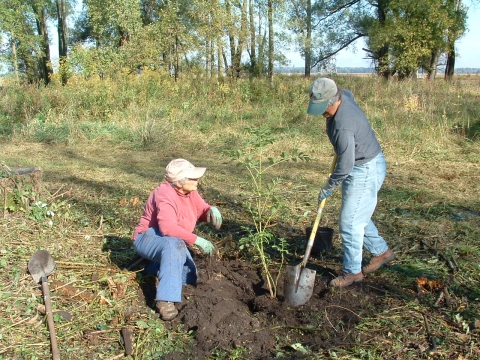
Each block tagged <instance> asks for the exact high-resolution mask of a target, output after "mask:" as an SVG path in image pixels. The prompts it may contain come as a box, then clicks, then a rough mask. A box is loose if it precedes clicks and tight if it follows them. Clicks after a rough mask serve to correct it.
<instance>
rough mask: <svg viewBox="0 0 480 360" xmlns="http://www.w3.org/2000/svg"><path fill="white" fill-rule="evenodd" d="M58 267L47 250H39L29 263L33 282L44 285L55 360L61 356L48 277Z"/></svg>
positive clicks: (43, 290) (43, 289) (44, 296)
mask: <svg viewBox="0 0 480 360" xmlns="http://www.w3.org/2000/svg"><path fill="white" fill-rule="evenodd" d="M56 267H57V265H56V264H55V261H53V259H52V257H51V256H50V254H49V253H48V251H46V250H38V251H37V252H36V253H35V254H33V256H32V258H31V259H30V261H29V262H28V271H29V272H30V275H32V278H33V280H35V282H36V283H41V284H42V292H43V299H44V301H45V311H46V313H47V322H48V330H49V331H50V343H51V346H52V358H53V360H59V359H60V355H59V352H58V346H57V338H56V336H55V326H54V323H53V313H52V303H51V302H50V289H49V287H48V281H47V276H48V275H50V274H52V273H53V272H54V271H55V268H56Z"/></svg>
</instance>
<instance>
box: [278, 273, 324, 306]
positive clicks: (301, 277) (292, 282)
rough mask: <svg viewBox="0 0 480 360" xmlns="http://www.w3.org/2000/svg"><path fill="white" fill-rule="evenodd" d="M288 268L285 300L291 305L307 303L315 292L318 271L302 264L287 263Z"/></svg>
mask: <svg viewBox="0 0 480 360" xmlns="http://www.w3.org/2000/svg"><path fill="white" fill-rule="evenodd" d="M286 270H287V276H286V281H285V290H284V293H285V301H286V302H287V304H288V305H291V306H301V305H304V304H306V303H307V302H308V300H310V298H311V297H312V294H313V287H314V285H315V275H316V271H315V270H311V269H308V268H305V267H301V264H299V265H297V266H290V265H287V267H286Z"/></svg>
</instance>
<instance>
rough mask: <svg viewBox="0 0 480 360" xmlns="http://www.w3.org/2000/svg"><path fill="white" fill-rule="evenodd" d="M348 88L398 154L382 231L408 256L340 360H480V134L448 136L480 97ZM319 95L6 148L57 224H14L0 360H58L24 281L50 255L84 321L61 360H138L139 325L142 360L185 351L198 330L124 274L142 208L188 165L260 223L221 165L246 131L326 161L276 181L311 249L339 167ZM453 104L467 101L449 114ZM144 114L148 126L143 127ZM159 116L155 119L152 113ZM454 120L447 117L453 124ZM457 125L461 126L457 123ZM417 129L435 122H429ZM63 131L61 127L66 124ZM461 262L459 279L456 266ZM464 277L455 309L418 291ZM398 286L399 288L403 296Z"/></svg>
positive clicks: (72, 327) (474, 110)
mask: <svg viewBox="0 0 480 360" xmlns="http://www.w3.org/2000/svg"><path fill="white" fill-rule="evenodd" d="M339 81H340V80H339ZM341 81H343V82H344V85H345V86H347V85H348V87H350V88H353V90H354V92H356V93H359V95H357V96H358V98H359V101H360V102H361V104H362V106H363V107H364V108H365V109H366V112H367V113H368V115H369V117H370V118H371V119H372V122H373V124H374V127H375V129H376V131H377V134H378V135H379V138H380V139H381V141H382V145H383V147H384V149H385V153H386V157H387V161H388V165H389V174H388V176H387V179H386V182H385V185H384V188H383V189H382V193H381V195H380V200H381V201H380V203H379V205H378V208H377V212H376V214H375V220H376V223H377V224H378V227H379V230H380V231H381V233H382V234H384V235H385V237H386V238H387V240H388V241H389V244H390V245H391V246H393V247H394V248H395V250H396V252H397V254H398V260H397V262H396V265H395V266H394V268H393V271H390V272H388V273H387V274H386V275H384V274H379V275H378V276H379V277H383V276H388V277H387V278H385V279H384V280H385V281H386V282H389V283H391V284H392V286H391V289H392V290H391V291H392V292H391V293H381V294H380V295H379V296H384V297H385V301H386V302H388V301H391V304H392V306H391V308H390V309H389V310H388V311H386V312H385V313H382V314H376V315H375V316H372V317H368V318H363V319H362V321H361V322H360V323H359V325H358V328H357V331H358V334H359V336H358V343H357V346H354V347H349V348H338V349H335V351H334V352H335V353H336V355H337V356H338V358H345V359H346V358H352V357H353V356H355V357H356V358H361V359H399V358H402V359H406V358H414V357H417V356H419V355H418V354H421V356H422V357H424V358H425V357H426V358H434V359H446V358H456V359H462V358H463V359H475V358H479V357H480V354H479V351H478V346H477V345H476V344H478V342H479V340H480V329H479V328H480V324H479V322H480V313H479V310H480V309H479V307H478V303H479V299H480V292H479V290H478V282H479V281H480V275H479V274H480V268H479V267H478V263H479V260H480V244H479V238H480V227H479V218H480V202H479V198H478V194H479V193H480V181H479V178H478V177H479V174H480V171H479V170H480V151H479V143H478V136H477V135H475V133H473V132H470V133H469V132H468V131H467V130H468V129H466V130H465V131H466V133H465V134H462V133H455V132H454V131H450V130H451V129H452V127H451V124H452V123H455V122H459V123H461V124H467V123H466V122H465V121H466V118H467V117H468V118H469V119H470V121H471V126H470V130H471V129H472V128H473V125H474V122H475V121H477V120H476V119H474V118H473V116H474V114H478V111H479V110H478V103H477V104H474V103H471V101H472V99H475V96H478V95H479V91H478V86H479V85H478V84H477V83H475V82H473V83H472V84H471V85H468V86H465V87H460V86H453V87H452V88H443V87H444V86H445V85H443V84H442V85H438V86H437V88H435V86H430V85H423V84H421V85H418V84H417V85H415V84H412V83H405V84H398V86H397V87H396V86H395V85H394V84H386V85H385V84H381V83H377V82H370V80H368V79H367V81H368V82H367V86H370V88H369V91H366V90H365V89H364V88H365V86H366V85H365V83H363V85H362V82H361V80H352V79H342V80H341ZM469 81H470V79H469ZM306 86H307V81H305V80H295V81H294V82H292V83H288V82H286V83H285V84H283V85H282V84H280V85H278V86H277V88H276V94H277V96H278V97H281V98H282V99H284V100H282V102H281V103H280V104H276V105H275V106H271V105H268V103H265V104H264V105H263V107H264V108H262V105H259V104H258V103H255V102H252V101H241V100H240V99H241V96H242V95H241V93H242V91H243V92H244V95H245V93H246V92H247V91H251V92H255V91H256V90H255V88H253V87H252V88H248V89H247V88H241V87H234V86H232V85H231V84H230V85H229V88H228V89H227V87H223V89H221V90H215V92H214V93H212V94H211V95H208V93H206V95H205V96H206V97H207V98H208V96H211V98H212V101H215V102H217V103H218V101H219V96H221V94H220V93H219V91H222V92H223V93H225V94H231V93H233V92H237V93H238V94H239V95H238V96H240V98H237V97H235V98H233V100H232V101H229V102H228V103H225V104H223V105H221V106H219V107H217V108H216V109H214V106H211V107H208V106H205V105H204V106H201V105H200V104H199V103H197V102H195V101H192V102H190V103H189V105H188V106H187V107H185V108H183V107H182V105H180V104H181V102H178V101H176V102H175V104H176V105H177V106H179V107H178V108H176V107H174V106H173V105H171V104H166V105H165V106H167V107H170V109H169V110H168V111H166V112H165V113H163V112H159V111H160V110H158V109H156V108H155V107H154V106H153V105H152V104H150V105H148V104H146V105H145V106H146V108H147V110H145V108H144V109H143V110H140V107H137V105H135V104H134V103H133V102H132V103H130V105H129V109H130V110H129V112H128V113H126V115H125V116H123V117H122V116H121V114H120V113H118V114H112V116H111V118H112V122H111V123H108V125H109V126H111V127H110V129H114V130H113V131H110V132H106V133H105V135H102V136H93V137H91V138H89V137H84V136H80V134H84V133H83V132H82V131H80V130H81V127H79V123H78V122H75V121H73V120H71V118H70V120H69V121H70V122H71V126H72V129H76V130H78V131H79V132H78V133H75V132H74V133H73V134H74V135H73V136H72V137H71V138H70V140H69V141H60V142H56V141H48V142H38V141H34V139H33V138H28V137H27V140H22V139H21V136H19V134H20V133H16V134H14V136H12V137H11V138H10V140H3V141H2V143H1V148H2V157H1V159H0V161H1V163H2V164H6V165H9V166H40V167H41V168H42V169H43V171H44V177H43V192H42V194H41V196H42V198H43V199H44V200H45V202H46V203H48V206H49V208H50V209H51V210H53V211H54V212H55V216H54V217H53V218H44V219H41V220H38V221H36V220H32V219H29V218H28V217H27V215H28V214H25V213H22V212H21V211H17V212H8V213H7V214H6V216H5V217H4V218H2V219H0V228H2V231H1V234H2V235H0V241H1V243H2V250H1V251H0V262H1V264H2V267H3V269H4V271H3V272H2V275H1V276H0V290H1V294H2V295H1V297H0V304H1V306H0V309H1V310H0V359H13V358H26V359H43V358H48V357H49V356H50V355H49V354H50V349H49V341H48V330H47V327H46V325H45V322H44V317H43V316H42V315H41V313H40V312H39V311H38V310H37V307H38V305H39V304H42V303H43V301H42V298H41V296H40V292H39V289H38V287H37V286H36V285H35V284H34V283H33V280H32V279H31V277H30V275H29V274H28V273H27V271H26V265H27V262H28V260H29V259H30V257H31V256H32V254H33V253H34V252H35V250H37V249H46V250H48V251H49V252H50V253H51V254H52V256H53V258H54V259H55V261H56V263H57V270H56V271H55V274H54V275H53V276H51V279H50V280H51V282H52V285H51V290H52V294H53V296H52V301H53V304H54V308H55V309H56V310H65V311H68V312H69V313H70V314H71V315H72V316H73V320H72V321H67V320H65V319H62V318H61V317H58V316H56V322H55V325H56V327H57V335H58V342H59V344H60V348H61V353H62V358H65V359H70V358H71V359H87V358H88V359H115V358H121V357H124V348H123V345H122V340H121V337H120V334H119V331H120V330H121V329H122V328H123V327H128V328H131V329H133V331H134V334H135V339H136V340H135V355H136V358H139V359H151V358H155V356H157V358H158V357H161V354H166V353H168V352H170V351H172V349H173V348H175V347H177V348H181V347H182V346H185V342H184V341H187V342H188V339H190V337H189V336H188V334H186V333H185V332H184V329H167V328H166V327H165V326H164V325H163V324H162V323H161V322H159V321H157V320H155V317H154V314H153V311H152V310H151V309H147V308H145V307H144V306H143V305H144V304H145V300H144V299H143V298H142V296H141V294H142V292H141V291H140V289H141V287H142V284H143V282H144V279H142V277H141V276H140V275H138V274H135V273H132V272H130V271H125V270H123V268H124V267H125V266H126V265H128V264H129V262H130V261H131V260H132V258H133V257H134V251H133V249H132V246H131V240H130V236H131V233H132V231H133V227H134V226H135V224H136V222H137V220H138V218H139V216H140V214H141V212H142V208H143V204H144V201H145V199H146V197H147V196H148V194H149V192H150V191H151V190H152V189H153V188H154V187H155V186H156V184H158V182H160V181H161V179H162V175H163V168H164V167H165V165H166V164H167V163H168V162H169V161H170V160H171V159H172V158H175V157H185V158H188V159H190V160H191V161H192V162H193V163H194V164H197V165H205V166H207V168H208V171H207V173H206V176H205V177H204V178H203V179H202V182H201V186H200V190H201V192H202V194H203V195H204V197H205V198H206V199H207V200H208V201H209V202H211V203H214V204H217V205H218V206H219V207H220V208H221V210H222V214H223V216H224V218H225V220H226V221H230V222H232V223H236V224H238V225H239V226H240V225H249V222H250V220H249V219H248V217H246V214H245V208H244V206H243V201H244V196H245V189H243V188H242V186H240V185H239V184H240V182H241V181H243V180H245V179H247V178H246V175H245V174H244V173H243V172H242V171H241V169H240V168H237V167H235V166H234V164H231V163H229V162H228V161H227V159H226V158H224V157H222V156H221V153H222V151H223V150H225V149H232V148H236V147H241V146H242V144H243V143H244V141H245V139H247V138H248V136H249V134H248V132H246V131H245V127H246V126H252V125H253V126H255V125H259V124H262V123H268V124H270V125H271V126H272V128H274V129H276V131H277V134H278V140H277V142H275V143H274V144H273V145H272V146H271V147H270V148H268V149H267V150H268V152H269V153H270V154H272V155H273V154H278V153H279V152H280V151H283V150H285V149H292V148H299V149H301V150H302V151H305V152H306V153H308V154H309V155H310V156H311V158H312V161H311V162H309V163H287V164H284V165H282V166H279V167H277V168H276V170H275V173H274V174H272V176H279V177H281V178H283V179H284V180H285V182H284V185H283V188H282V191H283V193H284V194H283V199H284V201H285V202H286V203H287V204H288V205H289V209H290V210H289V213H288V214H285V215H284V217H283V218H282V219H279V221H278V223H277V226H276V227H275V229H274V230H275V232H276V234H278V235H279V236H284V237H285V238H287V239H288V238H289V237H292V236H297V237H298V235H299V234H301V233H303V231H304V228H305V226H307V225H309V224H310V222H311V220H312V219H311V215H308V216H307V217H306V218H305V217H303V216H302V215H303V214H304V213H306V212H307V213H308V212H311V211H314V208H315V206H316V204H315V199H316V194H317V192H318V189H319V187H320V186H321V185H322V184H323V182H324V180H325V176H326V174H327V171H328V167H329V164H330V161H331V157H330V156H331V151H330V148H329V145H328V141H327V139H326V136H325V135H324V133H323V127H322V126H321V124H319V123H318V121H317V119H312V118H309V117H307V116H305V115H304V107H305V106H304V105H305V104H304V102H305V101H303V100H302V103H299V102H300V99H301V98H302V96H304V90H302V89H303V88H304V87H306ZM470 86H471V87H470ZM442 88H443V90H442ZM372 89H373V91H372ZM461 89H463V90H461ZM171 91H181V89H173V88H172V89H171ZM212 91H214V90H212ZM469 93H470V95H468V94H469ZM449 94H450V95H449ZM257 95H258V96H260V95H261V93H260V94H257ZM172 96H173V95H172ZM222 96H223V95H222ZM249 96H250V95H249ZM432 96H433V97H434V98H433V99H431V101H430V100H429V97H432ZM468 96H470V97H468ZM450 98H453V99H455V102H457V103H459V105H458V106H456V107H454V108H453V107H452V106H453V105H451V106H445V105H444V102H445V100H447V99H450ZM285 99H286V100H285ZM439 106H440V107H441V108H440V109H438V107H439ZM68 108H69V109H70V110H69V111H70V112H75V111H76V110H75V109H73V108H72V107H68ZM273 108H275V109H273ZM132 109H133V110H135V111H138V112H140V115H139V116H138V117H136V116H135V115H134V111H132ZM59 111H60V109H53V110H52V111H51V113H50V114H49V115H48V116H49V117H47V120H48V119H52V121H53V119H54V118H55V117H54V115H53V114H54V113H58V112H59ZM146 113H148V114H150V115H148V116H143V115H144V114H146ZM443 113H445V114H446V118H442V114H443ZM64 115H65V114H64ZM65 116H67V115H65ZM452 116H456V117H455V118H454V119H453V120H451V119H450V117H452ZM33 118H35V117H33ZM419 118H421V119H422V124H420V125H419V126H416V124H417V123H418V122H419ZM30 120H31V121H32V123H33V120H32V118H31V119H30ZM90 120H91V119H90ZM442 121H446V122H444V123H441V122H442ZM32 123H31V124H30V125H29V126H31V128H29V129H30V130H29V131H32V132H31V133H29V132H28V131H27V130H25V128H23V130H22V131H23V134H26V135H28V134H35V132H36V131H37V132H38V127H36V128H35V129H36V130H35V129H34V128H33V125H32ZM47 123H48V121H47ZM106 124H107V123H105V125H106ZM149 124H150V125H149ZM58 125H59V126H60V125H62V122H61V119H58ZM114 125H115V126H120V125H121V126H123V127H124V129H128V131H127V130H126V131H125V132H124V133H121V134H125V133H128V134H131V133H130V130H131V129H133V131H134V132H137V133H138V134H139V135H138V137H135V139H137V140H138V141H139V142H140V143H141V141H142V140H141V139H142V138H143V139H144V140H145V144H146V146H137V145H138V143H137V142H133V143H132V142H131V141H130V140H129V138H126V139H125V140H119V137H118V134H119V133H120V132H119V130H118V127H114ZM35 126H37V125H35ZM152 129H154V130H155V129H158V132H155V131H152ZM75 134H77V135H75ZM469 134H470V135H469ZM339 207H340V198H339V195H338V194H335V195H333V197H332V198H330V199H329V203H328V205H327V207H326V210H325V214H324V216H323V218H322V222H324V224H325V225H329V226H332V227H334V228H335V227H336V223H337V214H338V212H339ZM310 214H311V213H310ZM49 220H52V221H53V224H50V223H49ZM199 231H200V233H202V234H203V235H204V236H205V237H209V236H212V235H213V234H211V233H209V231H208V229H205V228H200V229H199ZM337 233H338V232H337ZM214 239H215V240H214V241H216V242H218V243H220V242H222V243H223V241H224V240H226V239H233V240H234V241H235V240H237V235H236V234H235V233H224V234H222V238H214ZM425 244H428V245H429V246H431V248H429V247H426V245H425ZM334 246H335V249H336V250H335V251H334V253H332V254H331V255H330V257H329V258H327V259H326V261H328V262H329V263H330V264H337V265H339V262H338V259H339V257H340V256H341V245H340V242H339V239H338V237H336V238H335V243H334ZM446 259H447V260H448V261H447V260H446ZM453 259H454V260H453ZM454 261H455V262H456V263H457V264H458V267H457V266H455V265H454V268H453V269H452V267H451V264H452V263H453V262H454ZM450 275H453V279H452V282H451V284H450V286H449V294H450V297H451V302H450V303H449V304H447V303H446V302H445V301H443V300H442V301H441V302H439V304H438V305H437V306H435V303H436V301H437V300H438V296H439V293H438V291H433V290H431V289H426V291H425V292H419V291H418V290H419V289H418V288H417V286H416V280H417V279H418V278H421V277H425V278H427V279H428V280H430V281H432V280H438V281H441V282H442V283H445V281H446V280H447V279H448V278H449V276H450ZM395 288H396V289H398V290H397V291H395V292H393V291H394V290H393V289H395ZM62 289H64V290H63V292H62ZM67 290H68V291H67ZM132 314H135V316H132ZM422 314H426V316H427V320H426V321H427V323H428V324H429V328H430V333H431V335H432V336H433V337H434V338H435V339H436V343H437V349H436V350H435V351H434V352H431V353H430V354H429V355H427V351H428V348H429V347H430V345H431V341H429V338H428V336H427V334H426V322H425V319H424V317H423V315H422ZM133 319H135V320H133ZM283 340H284V341H288V340H285V339H283ZM155 353H156V354H157V355H154V354H155ZM231 354H233V353H231ZM331 356H332V357H333V352H332V354H331ZM312 357H313V355H312ZM126 358H129V357H128V356H127V357H126ZM212 358H215V357H214V356H213V355H212ZM231 358H232V359H233V358H234V357H233V355H232V357H231Z"/></svg>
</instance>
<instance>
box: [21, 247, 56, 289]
mask: <svg viewBox="0 0 480 360" xmlns="http://www.w3.org/2000/svg"><path fill="white" fill-rule="evenodd" d="M56 267H57V265H56V264H55V261H53V259H52V256H51V255H50V254H49V253H48V251H47V250H38V251H37V252H36V253H35V254H33V256H32V258H31V259H30V261H29V262H28V271H29V272H30V275H32V278H33V280H35V282H36V283H37V284H38V283H40V280H41V279H42V277H43V276H48V275H50V274H51V273H53V272H54V271H55V268H56Z"/></svg>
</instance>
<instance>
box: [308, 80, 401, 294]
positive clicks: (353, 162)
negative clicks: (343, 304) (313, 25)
mask: <svg viewBox="0 0 480 360" xmlns="http://www.w3.org/2000/svg"><path fill="white" fill-rule="evenodd" d="M309 93H310V102H309V105H308V109H307V113H308V114H310V115H322V116H323V117H324V118H325V119H326V130H327V135H328V138H329V139H330V142H331V143H332V145H333V148H334V151H335V153H336V154H337V155H338V161H337V166H336V167H335V170H334V171H333V174H332V175H331V176H330V178H329V179H328V181H327V183H326V184H325V185H324V186H323V187H322V188H321V190H320V193H319V195H318V202H319V203H320V202H321V201H322V200H323V199H325V198H327V197H328V196H330V195H331V194H332V193H333V191H334V190H335V188H336V187H337V186H339V185H342V208H341V210H340V219H339V229H340V235H341V237H342V244H343V247H344V255H343V269H342V273H341V274H340V275H339V276H338V277H336V278H335V279H333V280H332V281H331V282H330V286H335V287H345V286H349V285H351V284H352V283H354V282H358V281H362V280H363V275H366V274H369V273H371V272H373V271H375V270H377V269H378V268H379V267H381V266H382V265H384V264H386V263H388V262H390V261H392V260H393V259H395V254H394V252H393V251H392V250H391V249H389V248H388V245H387V243H386V242H385V240H384V239H383V238H382V237H381V236H380V235H379V234H378V230H377V228H376V227H375V225H374V224H373V222H372V219H371V217H372V215H373V212H374V210H375V207H376V205H377V193H378V191H379V190H380V188H381V186H382V184H383V180H384V179H385V175H386V172H387V170H386V161H385V157H384V156H383V153H382V149H381V147H380V144H379V143H378V141H377V138H376V137H375V133H374V132H373V129H372V127H371V126H370V123H369V122H368V120H367V118H366V117H365V114H364V113H363V111H362V110H361V109H360V107H359V106H358V104H357V103H356V102H355V100H354V97H353V94H352V92H351V91H350V90H345V89H340V88H339V87H337V85H336V84H335V82H334V81H333V80H332V79H328V78H318V79H316V80H315V81H314V82H313V84H312V85H311V86H310V92H309ZM363 247H365V249H367V250H368V251H369V252H370V253H371V254H372V256H373V257H372V259H371V261H370V264H369V265H367V266H365V267H364V268H363V269H362V252H363Z"/></svg>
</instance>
